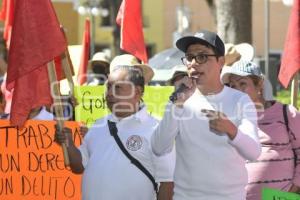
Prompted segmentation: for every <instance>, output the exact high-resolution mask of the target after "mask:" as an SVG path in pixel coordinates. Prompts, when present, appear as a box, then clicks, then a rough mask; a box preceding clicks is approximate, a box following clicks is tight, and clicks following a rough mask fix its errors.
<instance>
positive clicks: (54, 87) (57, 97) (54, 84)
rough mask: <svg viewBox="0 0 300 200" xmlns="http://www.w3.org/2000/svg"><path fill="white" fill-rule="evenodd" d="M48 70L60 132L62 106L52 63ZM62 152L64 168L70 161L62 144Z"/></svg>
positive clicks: (49, 63)
mask: <svg viewBox="0 0 300 200" xmlns="http://www.w3.org/2000/svg"><path fill="white" fill-rule="evenodd" d="M47 68H48V76H49V82H50V87H51V95H52V97H53V103H54V110H55V118H56V121H57V124H58V128H59V130H60V131H61V130H62V129H63V127H64V120H63V116H64V115H63V106H62V102H61V98H60V91H59V85H58V83H59V82H58V81H57V76H56V71H55V66H54V63H53V61H50V62H48V64H47ZM61 146H62V150H63V154H64V163H65V166H67V167H68V166H70V160H69V155H68V151H67V145H66V143H62V145H61Z"/></svg>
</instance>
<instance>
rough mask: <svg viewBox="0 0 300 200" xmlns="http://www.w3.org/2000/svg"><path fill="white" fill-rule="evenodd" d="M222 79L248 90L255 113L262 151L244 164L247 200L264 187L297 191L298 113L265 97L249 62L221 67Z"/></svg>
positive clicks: (299, 189) (299, 187)
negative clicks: (246, 179) (256, 114)
mask: <svg viewBox="0 0 300 200" xmlns="http://www.w3.org/2000/svg"><path fill="white" fill-rule="evenodd" d="M221 79H222V81H223V83H225V84H229V86H230V87H232V88H235V89H238V90H241V91H242V92H245V93H247V94H248V95H249V96H250V98H251V99H252V101H253V102H254V103H255V105H256V109H257V112H258V127H259V129H260V130H259V132H258V134H259V139H260V142H261V144H262V153H261V155H260V157H259V158H258V159H257V160H256V161H251V162H250V161H248V162H247V165H246V167H247V170H248V185H247V188H246V189H247V200H260V199H261V192H262V188H265V187H268V188H276V189H280V190H283V191H289V192H295V193H300V165H299V163H300V113H299V112H298V111H297V110H296V108H294V107H293V106H291V105H289V106H284V105H283V104H281V103H279V102H277V101H266V100H265V99H264V97H263V95H262V94H263V91H262V90H263V75H262V73H261V71H260V68H259V67H258V66H257V65H256V64H254V63H253V62H251V61H245V60H240V61H237V62H236V63H234V64H233V65H232V66H231V67H224V68H223V70H222V74H221ZM287 123H288V124H287ZM297 157H298V160H297Z"/></svg>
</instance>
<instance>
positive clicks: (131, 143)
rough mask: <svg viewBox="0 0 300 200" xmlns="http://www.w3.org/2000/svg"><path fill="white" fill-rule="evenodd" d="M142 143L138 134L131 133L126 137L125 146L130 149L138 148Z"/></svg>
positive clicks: (135, 149)
mask: <svg viewBox="0 0 300 200" xmlns="http://www.w3.org/2000/svg"><path fill="white" fill-rule="evenodd" d="M142 145H143V141H142V138H141V137H140V136H138V135H132V136H130V137H129V138H128V139H127V142H126V147H127V149H129V150H131V151H137V150H139V149H140V148H141V147H142Z"/></svg>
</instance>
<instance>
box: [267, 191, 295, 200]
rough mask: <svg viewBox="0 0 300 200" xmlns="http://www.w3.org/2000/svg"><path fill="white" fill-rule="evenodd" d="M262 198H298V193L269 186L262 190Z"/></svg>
mask: <svg viewBox="0 0 300 200" xmlns="http://www.w3.org/2000/svg"><path fill="white" fill-rule="evenodd" d="M262 200H300V195H299V194H295V193H291V192H283V191H280V190H276V189H271V188H264V189H263V190H262Z"/></svg>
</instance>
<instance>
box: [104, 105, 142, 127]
mask: <svg viewBox="0 0 300 200" xmlns="http://www.w3.org/2000/svg"><path fill="white" fill-rule="evenodd" d="M147 116H148V113H147V107H146V106H145V105H144V104H142V105H141V106H140V110H139V111H138V112H136V113H134V114H132V115H130V116H128V117H125V118H122V119H119V118H118V117H116V116H115V115H114V114H111V115H110V116H109V120H110V121H113V122H116V123H118V122H121V121H129V120H136V121H139V122H144V121H145V120H146V119H147Z"/></svg>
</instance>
